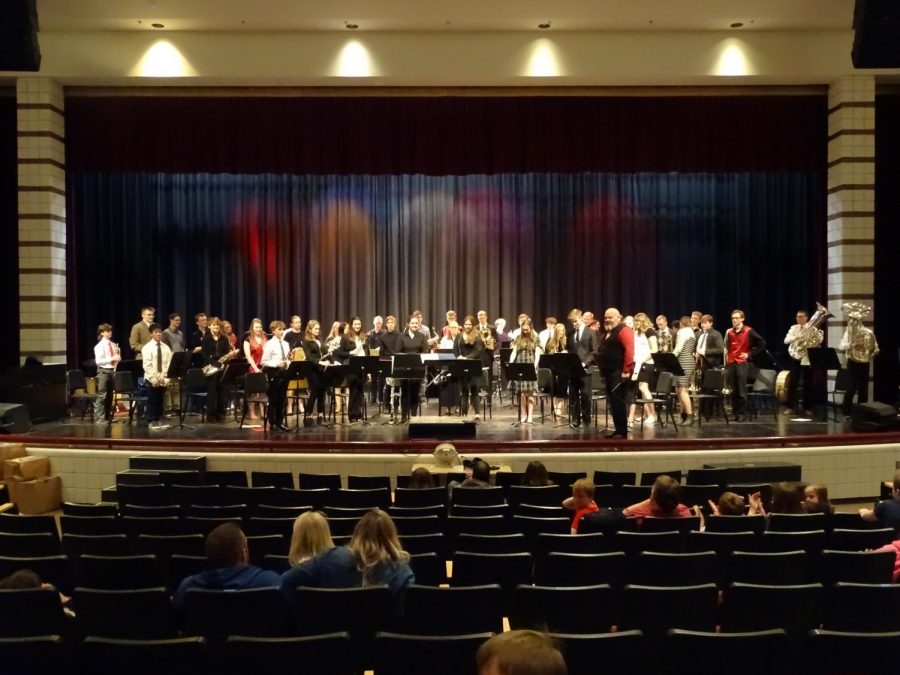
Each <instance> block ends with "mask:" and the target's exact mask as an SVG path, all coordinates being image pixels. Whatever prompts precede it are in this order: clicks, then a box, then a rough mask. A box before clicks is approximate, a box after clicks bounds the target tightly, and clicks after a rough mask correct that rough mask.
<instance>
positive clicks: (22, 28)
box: [0, 0, 41, 72]
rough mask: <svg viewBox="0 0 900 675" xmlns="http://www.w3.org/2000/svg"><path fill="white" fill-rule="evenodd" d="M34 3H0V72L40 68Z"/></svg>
mask: <svg viewBox="0 0 900 675" xmlns="http://www.w3.org/2000/svg"><path fill="white" fill-rule="evenodd" d="M37 34H38V16H37V0H2V2H0V70H27V71H32V72H36V71H38V70H40V69H41V48H40V46H39V45H38V37H37Z"/></svg>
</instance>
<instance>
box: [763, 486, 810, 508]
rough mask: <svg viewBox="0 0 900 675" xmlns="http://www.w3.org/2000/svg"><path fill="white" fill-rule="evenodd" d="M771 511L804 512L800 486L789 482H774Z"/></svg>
mask: <svg viewBox="0 0 900 675" xmlns="http://www.w3.org/2000/svg"><path fill="white" fill-rule="evenodd" d="M771 513H787V514H800V513H805V511H804V510H803V495H802V493H801V492H800V488H798V487H797V486H796V485H792V484H790V483H775V484H774V485H773V486H772V511H771Z"/></svg>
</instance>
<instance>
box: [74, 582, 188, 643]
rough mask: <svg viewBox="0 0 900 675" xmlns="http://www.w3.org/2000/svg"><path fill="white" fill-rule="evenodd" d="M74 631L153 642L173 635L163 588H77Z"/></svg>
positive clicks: (173, 619)
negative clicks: (76, 622) (76, 614)
mask: <svg viewBox="0 0 900 675" xmlns="http://www.w3.org/2000/svg"><path fill="white" fill-rule="evenodd" d="M73 598H74V601H75V606H76V607H77V608H78V631H79V633H80V634H81V635H82V636H87V635H96V636H100V637H109V638H121V639H135V640H156V639H162V638H173V637H176V635H177V630H176V628H175V617H174V614H173V611H172V603H171V601H170V600H169V593H168V591H167V590H166V589H165V588H162V587H159V588H141V589H139V590H101V589H97V588H82V587H78V588H76V589H75V592H74V596H73Z"/></svg>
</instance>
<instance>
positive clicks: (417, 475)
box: [407, 466, 434, 490]
mask: <svg viewBox="0 0 900 675" xmlns="http://www.w3.org/2000/svg"><path fill="white" fill-rule="evenodd" d="M407 487H408V488H410V489H413V490H425V489H428V488H433V487H434V479H433V478H432V477H431V472H430V471H429V470H428V469H426V468H425V467H424V466H420V467H419V468H418V469H416V470H415V471H413V472H412V475H411V476H410V477H409V484H408V485H407Z"/></svg>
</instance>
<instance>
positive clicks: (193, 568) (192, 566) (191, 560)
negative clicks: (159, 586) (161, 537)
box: [166, 553, 209, 593]
mask: <svg viewBox="0 0 900 675" xmlns="http://www.w3.org/2000/svg"><path fill="white" fill-rule="evenodd" d="M167 569H168V572H169V574H168V577H167V579H166V588H167V589H169V592H170V593H174V592H175V591H176V590H177V589H178V585H179V584H180V583H181V582H182V581H183V580H184V579H186V578H187V577H189V576H191V575H193V574H199V573H200V572H204V571H205V570H207V569H209V561H208V560H207V559H206V556H205V555H202V556H201V555H183V554H181V553H173V554H172V555H171V556H170V558H169V564H168V566H167Z"/></svg>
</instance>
